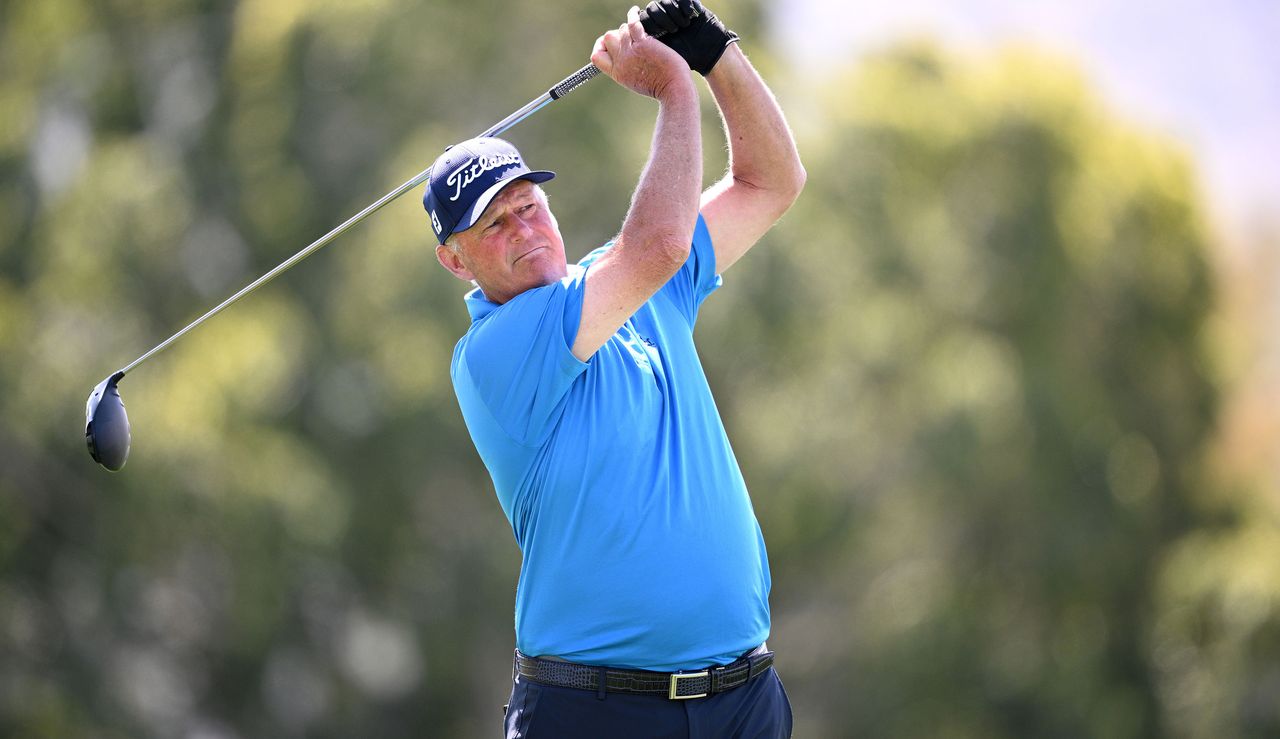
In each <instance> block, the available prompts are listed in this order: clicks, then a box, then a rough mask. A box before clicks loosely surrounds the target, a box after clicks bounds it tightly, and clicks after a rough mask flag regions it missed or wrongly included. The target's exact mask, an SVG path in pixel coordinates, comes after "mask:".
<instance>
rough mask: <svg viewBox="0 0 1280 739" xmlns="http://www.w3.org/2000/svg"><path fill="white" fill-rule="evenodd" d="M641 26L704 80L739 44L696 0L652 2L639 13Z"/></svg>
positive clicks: (712, 14)
mask: <svg viewBox="0 0 1280 739" xmlns="http://www.w3.org/2000/svg"><path fill="white" fill-rule="evenodd" d="M640 25H642V26H644V30H645V33H647V34H649V35H650V36H657V37H658V40H659V41H661V42H662V43H664V44H666V45H667V46H670V47H671V48H672V49H675V50H676V52H677V53H679V54H680V56H681V57H683V58H684V60H685V62H687V63H688V64H689V68H690V69H692V70H694V71H695V72H697V73H699V74H701V75H703V76H704V77H705V76H706V75H707V74H709V73H710V72H711V69H712V68H713V67H715V66H716V62H718V61H720V55H721V54H724V50H725V49H727V48H729V44H732V43H733V42H735V41H737V40H738V34H736V33H734V32H733V31H730V30H728V29H726V28H725V27H724V24H723V23H721V22H720V19H719V18H717V17H716V14H715V13H712V12H711V11H710V10H707V9H706V8H705V7H703V5H702V3H700V2H698V0H653V2H651V3H649V5H648V6H647V7H645V9H644V10H641V11H640ZM659 34H662V35H661V36H659Z"/></svg>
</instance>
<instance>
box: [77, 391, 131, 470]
mask: <svg viewBox="0 0 1280 739" xmlns="http://www.w3.org/2000/svg"><path fill="white" fill-rule="evenodd" d="M122 377H124V373H123V372H117V373H115V374H114V375H112V376H110V377H108V378H107V379H105V380H103V381H102V382H100V383H98V386H97V387H95V388H94V389H93V392H92V393H90V394H89V402H88V404H86V406H85V411H84V413H85V426H84V439H85V443H87V444H88V445H89V456H91V457H93V461H95V462H97V463H98V464H100V465H102V466H103V467H106V468H107V469H109V470H111V471H112V472H117V471H119V470H120V468H121V467H124V461H125V460H126V459H128V458H129V416H128V415H127V414H126V413H125V412H124V401H123V400H121V399H120V390H119V389H118V388H117V387H116V384H117V383H118V382H120V378H122Z"/></svg>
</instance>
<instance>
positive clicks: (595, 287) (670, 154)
mask: <svg viewBox="0 0 1280 739" xmlns="http://www.w3.org/2000/svg"><path fill="white" fill-rule="evenodd" d="M637 13H638V11H637V9H636V8H632V9H631V12H630V13H629V14H628V17H627V21H628V22H627V23H626V24H624V25H623V26H622V27H621V28H620V29H618V30H616V31H610V32H609V33H606V34H605V35H604V36H601V37H600V39H599V40H598V41H597V43H596V49H595V52H594V53H593V54H592V55H591V61H592V62H594V63H595V65H596V66H597V67H599V68H600V71H602V72H604V73H605V74H607V75H609V76H610V77H612V78H613V79H614V80H615V81H617V82H618V84H620V85H623V86H624V87H626V88H628V89H630V90H632V91H634V92H637V93H640V94H642V95H646V96H648V97H652V98H655V99H656V100H657V101H658V123H657V126H656V128H655V130H654V133H653V144H652V146H651V147H650V151H649V161H648V163H647V164H646V165H645V168H644V173H643V174H641V176H640V183H639V185H637V186H636V191H635V194H634V195H633V196H632V200H631V209H630V210H629V211H628V213H627V218H626V220H625V221H624V222H623V225H622V231H621V233H619V235H618V238H617V239H616V240H615V241H614V245H613V248H612V249H610V250H609V251H607V252H605V253H604V254H603V255H602V256H601V257H600V258H599V259H598V260H596V261H595V262H594V263H593V264H592V265H591V267H590V268H589V269H588V271H587V277H586V292H585V294H584V296H583V303H582V320H581V322H580V323H579V326H578V335H577V338H576V339H575V340H574V342H573V347H572V351H573V355H574V356H575V357H577V358H578V359H580V360H582V361H586V360H587V359H589V358H590V357H591V355H593V354H595V352H596V350H597V349H599V348H600V347H601V346H603V345H604V342H606V341H608V340H609V337H610V336H613V334H614V333H615V332H616V331H617V330H618V328H619V327H620V326H622V324H623V323H624V322H626V320H627V319H628V318H630V317H631V315H632V314H634V313H635V312H636V310H638V309H639V308H640V306H641V305H643V304H644V302H645V301H646V300H648V299H649V298H650V297H652V296H653V294H654V293H656V292H657V291H658V289H659V288H661V287H662V286H663V285H664V284H665V283H666V282H667V280H669V279H671V276H672V275H674V274H675V273H676V272H677V271H678V270H679V269H680V267H681V266H682V265H683V264H684V263H685V261H687V260H688V258H689V249H690V245H691V243H692V241H693V229H694V226H695V225H696V224H697V219H698V204H699V192H700V191H701V190H702V131H701V126H700V121H699V114H698V90H697V88H696V87H694V85H693V80H692V79H691V78H690V76H689V70H688V67H687V66H686V65H685V63H684V60H682V59H681V58H680V56H679V54H677V53H676V52H674V51H672V50H671V49H669V48H667V47H666V46H664V45H662V44H661V43H660V42H658V41H657V40H656V39H654V38H653V37H651V36H649V35H647V34H646V33H645V31H644V29H643V28H642V27H641V25H640V21H639V18H638V15H637Z"/></svg>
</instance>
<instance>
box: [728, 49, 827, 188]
mask: <svg viewBox="0 0 1280 739" xmlns="http://www.w3.org/2000/svg"><path fill="white" fill-rule="evenodd" d="M706 79H707V84H708V85H709V86H710V87H711V94H712V95H713V96H714V97H715V100H716V105H717V107H719V109H720V115H721V117H722V118H723V120H724V125H725V135H726V138H727V139H728V142H729V171H728V174H726V176H725V180H726V181H729V180H731V181H732V182H736V183H740V184H743V185H746V186H749V187H752V188H755V189H759V190H765V191H772V192H777V193H779V194H782V195H788V196H790V197H791V199H794V198H795V196H796V195H798V194H799V192H800V189H801V188H802V187H803V186H804V181H805V171H804V167H803V165H801V163H800V154H799V152H798V151H797V150H796V143H795V138H794V137H793V136H792V134H791V128H790V127H789V126H788V125H787V120H786V117H785V116H784V115H783V113H782V108H781V107H779V105H778V101H777V99H776V98H774V96H773V92H772V91H770V90H769V87H768V86H767V85H766V84H765V82H764V80H763V79H761V77H760V74H759V73H758V72H756V70H755V67H753V66H752V65H751V62H750V61H748V60H747V57H746V55H744V54H743V53H742V50H741V49H739V48H738V45H737V44H732V45H730V46H729V48H727V49H726V50H725V52H724V55H723V56H722V57H720V61H719V62H718V63H717V64H716V66H715V68H714V69H713V70H712V71H711V73H710V74H708V75H707V77H706ZM723 184H725V185H727V184H729V182H724V183H723ZM787 205H790V201H788V202H787Z"/></svg>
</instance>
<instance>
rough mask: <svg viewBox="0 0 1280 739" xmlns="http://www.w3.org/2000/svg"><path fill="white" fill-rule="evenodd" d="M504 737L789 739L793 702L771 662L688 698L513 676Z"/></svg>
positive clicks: (566, 738) (559, 738)
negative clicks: (718, 689)
mask: <svg viewBox="0 0 1280 739" xmlns="http://www.w3.org/2000/svg"><path fill="white" fill-rule="evenodd" d="M503 728H504V729H505V730H506V733H504V734H503V736H504V737H506V739H577V738H578V737H581V738H582V739H588V738H590V739H598V738H599V737H607V739H633V738H634V739H787V738H788V737H790V736H791V702H790V701H789V700H787V692H786V690H784V689H783V687H782V681H781V680H779V679H778V675H777V673H776V672H774V670H773V668H772V667H770V668H769V669H768V670H767V671H766V672H764V673H763V674H761V675H759V676H758V677H756V679H754V680H752V681H751V682H748V683H747V684H746V685H741V686H739V687H737V688H734V689H733V690H730V691H728V692H725V693H717V694H716V695H712V696H708V697H706V698H693V699H691V700H670V699H669V698H665V697H663V696H656V695H628V694H626V693H606V694H604V696H603V697H600V696H599V695H598V694H597V693H596V692H595V691H591V690H579V689H577V688H558V687H555V686H552V685H542V684H539V683H535V682H532V681H530V680H528V679H526V678H524V677H520V676H517V677H516V679H515V681H514V684H513V685H512V687H511V702H510V703H508V704H507V712H506V717H505V720H504V725H503Z"/></svg>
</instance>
